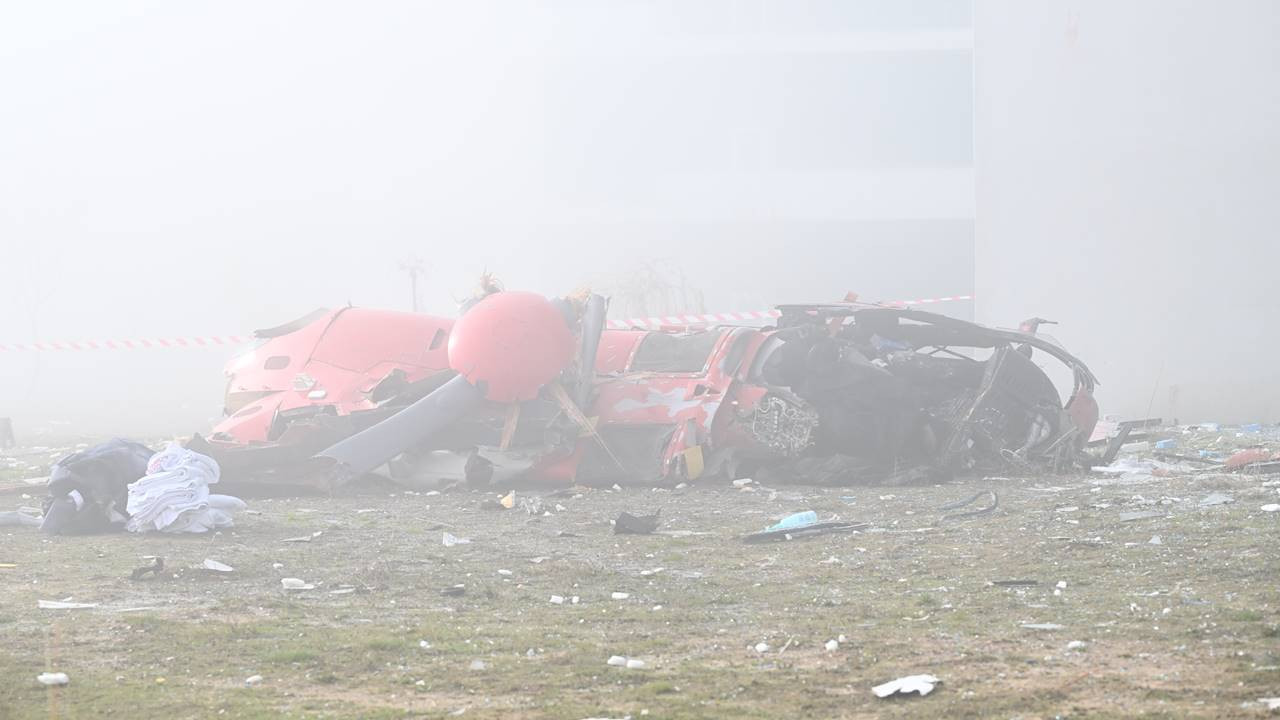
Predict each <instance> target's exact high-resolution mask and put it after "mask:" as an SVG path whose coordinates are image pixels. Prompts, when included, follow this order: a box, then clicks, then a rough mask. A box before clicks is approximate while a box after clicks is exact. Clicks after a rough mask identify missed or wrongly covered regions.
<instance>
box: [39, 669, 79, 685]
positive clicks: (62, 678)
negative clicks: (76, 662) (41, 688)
mask: <svg viewBox="0 0 1280 720" xmlns="http://www.w3.org/2000/svg"><path fill="white" fill-rule="evenodd" d="M36 682H38V683H40V684H41V685H66V684H67V683H69V682H71V678H69V677H67V674H66V673H48V672H47V673H40V674H39V675H37V676H36Z"/></svg>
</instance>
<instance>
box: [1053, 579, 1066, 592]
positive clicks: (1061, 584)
mask: <svg viewBox="0 0 1280 720" xmlns="http://www.w3.org/2000/svg"><path fill="white" fill-rule="evenodd" d="M1054 587H1056V588H1058V589H1059V590H1066V589H1067V581H1066V580H1059V581H1058V584H1057V585H1055V586H1054Z"/></svg>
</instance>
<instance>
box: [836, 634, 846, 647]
mask: <svg viewBox="0 0 1280 720" xmlns="http://www.w3.org/2000/svg"><path fill="white" fill-rule="evenodd" d="M836 640H837V641H839V642H840V644H841V645H843V644H844V643H847V642H849V639H848V638H846V637H845V636H844V635H841V636H840V637H837V638H836Z"/></svg>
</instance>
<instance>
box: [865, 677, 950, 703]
mask: <svg viewBox="0 0 1280 720" xmlns="http://www.w3.org/2000/svg"><path fill="white" fill-rule="evenodd" d="M941 683H942V681H941V680H939V679H938V678H936V677H934V676H932V675H908V676H906V677H900V678H898V679H897V680H890V681H889V682H887V683H884V684H882V685H876V686H875V687H873V688H871V692H873V693H875V696H876V697H878V698H888V697H893V696H895V695H910V694H912V693H918V694H919V695H920V697H924V696H925V695H928V694H929V693H931V692H933V688H934V687H935V686H937V685H940V684H941Z"/></svg>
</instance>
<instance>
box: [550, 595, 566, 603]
mask: <svg viewBox="0 0 1280 720" xmlns="http://www.w3.org/2000/svg"><path fill="white" fill-rule="evenodd" d="M548 602H550V603H551V604H552V605H563V604H564V596H563V595H552V596H551V600H549V601H548Z"/></svg>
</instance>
